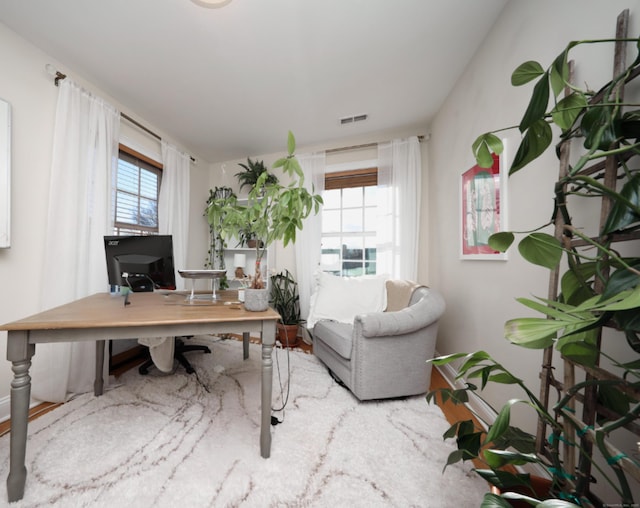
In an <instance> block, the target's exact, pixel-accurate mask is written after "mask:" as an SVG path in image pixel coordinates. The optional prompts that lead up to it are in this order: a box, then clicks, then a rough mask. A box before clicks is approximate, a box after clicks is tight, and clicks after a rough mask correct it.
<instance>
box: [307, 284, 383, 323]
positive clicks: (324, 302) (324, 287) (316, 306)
mask: <svg viewBox="0 0 640 508" xmlns="http://www.w3.org/2000/svg"><path fill="white" fill-rule="evenodd" d="M386 280H387V277H385V276H380V275H376V276H363V277H337V276H335V275H331V274H330V273H324V272H321V271H319V272H317V273H316V290H315V292H314V293H313V295H311V306H310V309H309V317H308V318H307V328H309V329H310V330H311V329H313V327H314V326H315V324H316V322H317V321H320V320H321V319H330V320H331V321H337V322H338V323H346V324H353V318H354V317H355V316H356V315H358V314H363V313H367V312H381V311H383V310H384V309H385V307H386V306H387V292H386V290H385V281H386Z"/></svg>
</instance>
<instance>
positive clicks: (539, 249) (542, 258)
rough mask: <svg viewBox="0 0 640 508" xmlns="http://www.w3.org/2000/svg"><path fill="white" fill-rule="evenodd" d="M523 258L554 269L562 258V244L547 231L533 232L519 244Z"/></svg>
mask: <svg viewBox="0 0 640 508" xmlns="http://www.w3.org/2000/svg"><path fill="white" fill-rule="evenodd" d="M518 250H519V251H520V254H521V255H522V257H523V258H525V259H526V260H527V261H529V263H533V264H534V265H539V266H544V267H545V268H549V269H550V270H553V269H554V268H555V267H556V266H558V263H559V262H560V259H561V258H562V252H563V251H562V244H561V243H560V241H559V240H558V239H557V238H555V237H554V236H551V235H549V234H547V233H531V234H530V235H527V236H526V237H524V238H523V239H522V240H521V241H520V243H519V244H518Z"/></svg>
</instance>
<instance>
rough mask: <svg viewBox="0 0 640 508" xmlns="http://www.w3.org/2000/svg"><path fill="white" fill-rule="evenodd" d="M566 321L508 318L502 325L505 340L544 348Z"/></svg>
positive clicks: (549, 344) (551, 342)
mask: <svg viewBox="0 0 640 508" xmlns="http://www.w3.org/2000/svg"><path fill="white" fill-rule="evenodd" d="M565 326H566V323H561V322H558V321H555V320H553V319H544V318H516V319H510V320H509V321H507V322H506V323H505V325H504V334H505V337H506V338H507V340H509V341H510V342H512V343H513V344H518V345H519V346H523V347H527V348H531V349H544V348H547V347H550V346H552V345H553V339H554V338H555V337H556V334H557V333H558V332H559V331H560V330H562V329H563V328H565Z"/></svg>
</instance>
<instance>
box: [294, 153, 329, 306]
mask: <svg viewBox="0 0 640 508" xmlns="http://www.w3.org/2000/svg"><path fill="white" fill-rule="evenodd" d="M297 159H298V162H300V166H302V171H303V172H304V183H305V187H306V188H307V189H308V190H309V191H311V190H312V189H313V190H314V192H315V193H316V194H322V191H324V173H325V166H326V163H325V159H326V157H325V153H324V152H318V153H313V154H302V155H298V156H297ZM295 249H296V276H297V280H298V292H299V293H300V315H301V317H302V319H307V317H308V316H309V301H310V299H311V292H312V290H313V274H314V273H315V271H316V270H317V269H318V267H319V266H320V251H321V249H322V214H321V212H318V214H317V215H313V213H312V214H311V215H310V216H309V217H307V219H306V220H305V221H304V223H303V228H302V231H299V232H298V233H297V235H296V243H295Z"/></svg>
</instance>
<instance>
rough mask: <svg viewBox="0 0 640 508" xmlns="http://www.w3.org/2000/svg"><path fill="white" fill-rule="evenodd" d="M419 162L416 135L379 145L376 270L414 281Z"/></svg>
mask: <svg viewBox="0 0 640 508" xmlns="http://www.w3.org/2000/svg"><path fill="white" fill-rule="evenodd" d="M421 174H422V165H421V161H420V142H419V141H418V138H417V137H416V136H413V137H411V138H409V139H395V140H393V141H390V142H387V143H380V144H379V145H378V196H379V201H378V231H377V242H378V244H377V246H376V251H377V252H376V256H377V265H378V266H377V272H378V273H380V274H388V275H390V276H391V277H393V278H398V279H408V280H413V281H415V280H416V279H417V276H418V234H419V230H420V189H421V186H420V185H421V183H420V182H421Z"/></svg>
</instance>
